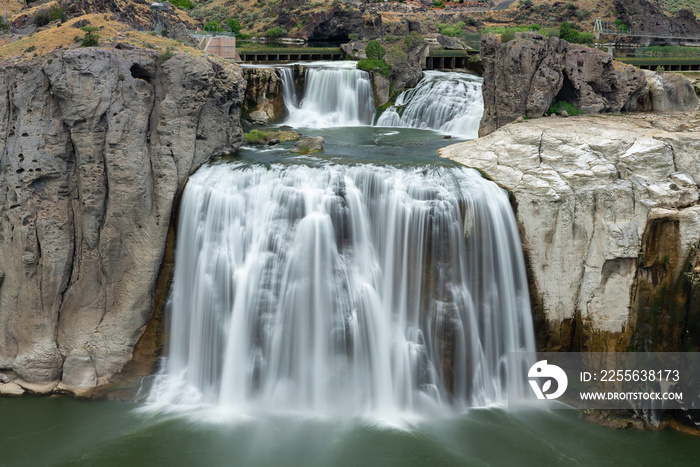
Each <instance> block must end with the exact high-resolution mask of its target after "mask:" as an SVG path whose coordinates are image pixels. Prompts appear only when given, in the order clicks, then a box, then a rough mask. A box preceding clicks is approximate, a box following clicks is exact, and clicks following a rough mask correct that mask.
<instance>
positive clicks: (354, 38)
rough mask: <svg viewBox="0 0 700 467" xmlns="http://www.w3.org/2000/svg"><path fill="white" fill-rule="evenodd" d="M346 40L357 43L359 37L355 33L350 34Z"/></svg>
mask: <svg viewBox="0 0 700 467" xmlns="http://www.w3.org/2000/svg"><path fill="white" fill-rule="evenodd" d="M348 39H350V40H351V41H358V40H360V35H359V34H357V33H356V32H351V33H350V34H348Z"/></svg>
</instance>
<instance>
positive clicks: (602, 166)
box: [441, 112, 700, 351]
mask: <svg viewBox="0 0 700 467" xmlns="http://www.w3.org/2000/svg"><path fill="white" fill-rule="evenodd" d="M698 128H700V115H699V114H698V113H697V112H694V113H686V114H676V115H645V114H628V115H626V116H604V117H600V116H578V117H569V118H566V119H563V118H547V119H538V120H530V121H525V122H520V123H513V124H509V125H506V126H505V127H503V128H501V129H499V130H498V131H496V132H494V133H493V134H491V135H489V136H487V137H485V138H481V139H478V140H473V141H468V142H464V143H460V144H456V145H453V146H449V147H448V148H445V149H443V150H442V152H441V154H442V155H443V156H444V157H448V158H450V159H453V160H456V161H458V162H461V163H463V164H465V165H467V166H470V167H475V168H478V169H479V170H481V171H483V172H484V173H486V174H488V175H489V176H490V177H492V178H493V180H494V181H495V182H496V183H498V184H499V185H501V186H503V187H505V188H506V189H508V190H510V191H511V192H512V194H513V196H514V199H515V201H516V204H517V210H516V216H517V219H518V222H519V224H520V232H521V239H522V244H523V250H524V251H525V253H526V256H527V257H528V263H529V271H528V278H529V280H530V282H531V287H530V288H531V293H532V297H531V298H532V299H533V305H534V306H533V310H534V314H535V319H536V324H538V326H539V332H538V346H539V348H540V349H541V350H552V351H561V350H564V351H566V350H574V351H622V350H627V349H636V350H652V351H661V350H669V351H681V350H684V351H686V350H694V351H697V349H698V348H700V327H699V326H698V325H697V323H698V316H697V315H698V310H700V255H699V250H700V243H699V242H700V193H699V192H698V184H699V183H700V165H698V162H697V154H698V151H700V132H699V131H698Z"/></svg>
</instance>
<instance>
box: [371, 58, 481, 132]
mask: <svg viewBox="0 0 700 467" xmlns="http://www.w3.org/2000/svg"><path fill="white" fill-rule="evenodd" d="M482 81H483V80H482V79H481V78H479V77H476V76H472V75H468V74H466V73H454V72H442V71H425V72H423V79H421V80H420V82H419V83H418V85H417V86H416V87H415V88H413V89H408V90H406V91H404V92H402V93H401V94H399V96H398V98H397V99H396V103H395V105H394V106H392V107H389V108H388V109H387V110H386V111H384V113H382V115H380V117H379V119H378V120H377V126H388V127H403V128H425V129H431V130H437V131H441V132H444V133H448V134H451V135H455V136H461V137H464V138H476V137H478V133H479V121H480V120H481V115H482V114H483V113H484V101H483V98H482V96H481V83H482Z"/></svg>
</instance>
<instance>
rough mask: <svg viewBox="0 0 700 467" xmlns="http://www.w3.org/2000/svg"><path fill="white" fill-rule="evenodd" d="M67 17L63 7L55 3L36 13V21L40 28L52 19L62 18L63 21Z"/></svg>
mask: <svg viewBox="0 0 700 467" xmlns="http://www.w3.org/2000/svg"><path fill="white" fill-rule="evenodd" d="M65 19H66V15H65V14H64V13H63V8H61V7H59V6H55V5H54V6H52V7H50V8H47V9H46V10H41V11H39V12H38V13H37V14H36V15H34V22H35V23H36V25H37V27H39V28H40V27H42V26H46V25H47V24H49V23H50V22H51V21H56V20H61V22H63V21H65Z"/></svg>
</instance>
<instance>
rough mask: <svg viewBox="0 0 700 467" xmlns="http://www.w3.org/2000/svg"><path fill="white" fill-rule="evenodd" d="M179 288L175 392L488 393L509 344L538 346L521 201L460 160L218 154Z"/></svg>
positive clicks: (179, 271) (184, 250)
mask: <svg viewBox="0 0 700 467" xmlns="http://www.w3.org/2000/svg"><path fill="white" fill-rule="evenodd" d="M172 290H173V294H172V297H171V300H170V308H171V316H170V318H171V324H170V332H169V339H168V341H169V356H168V360H167V367H166V370H165V373H164V375H163V376H161V377H160V378H159V379H158V381H157V383H156V384H155V386H154V388H153V390H152V392H151V401H154V402H156V403H161V404H165V405H170V404H196V403H210V404H216V405H220V406H224V407H232V408H235V409H236V410H254V409H256V408H257V409H264V410H294V411H305V412H308V411H312V412H317V413H326V414H338V413H341V414H370V415H383V414H395V413H397V412H405V411H409V412H414V411H418V412H424V413H426V412H428V411H431V412H432V411H434V410H435V409H436V408H438V407H458V408H460V407H466V406H483V405H486V404H490V403H498V402H501V401H503V398H504V397H505V390H506V388H505V386H506V385H507V379H508V372H509V369H508V368H507V364H506V358H505V356H506V353H507V352H512V351H534V339H533V330H532V320H531V316H530V308H529V298H528V287H527V280H526V276H525V268H524V264H523V258H522V253H521V250H520V243H519V238H518V232H517V228H516V225H515V221H514V217H513V214H512V211H511V207H510V205H509V202H508V199H507V196H506V194H505V193H504V192H503V191H502V190H501V189H500V188H498V187H497V186H496V185H495V184H493V183H492V182H489V181H486V180H484V179H482V178H481V177H480V176H479V175H478V174H477V173H476V172H474V171H472V170H469V169H464V168H456V167H450V168H446V167H432V168H431V167H420V168H410V169H399V168H395V167H377V166H371V165H358V166H343V165H328V166H325V167H321V168H313V167H307V166H302V165H284V166H282V165H272V166H271V167H269V168H265V167H262V166H258V165H246V164H244V163H238V164H230V165H225V164H220V165H211V166H205V167H203V168H201V169H200V170H199V171H198V172H197V173H196V174H195V175H194V176H192V177H191V179H190V181H189V182H188V184H187V186H186V189H185V193H184V195H183V198H182V204H181V210H180V222H179V228H178V240H177V250H176V268H175V278H174V283H173V288H172ZM511 384H512V383H511ZM521 384H526V383H525V380H524V379H523V380H522V382H521Z"/></svg>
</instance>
